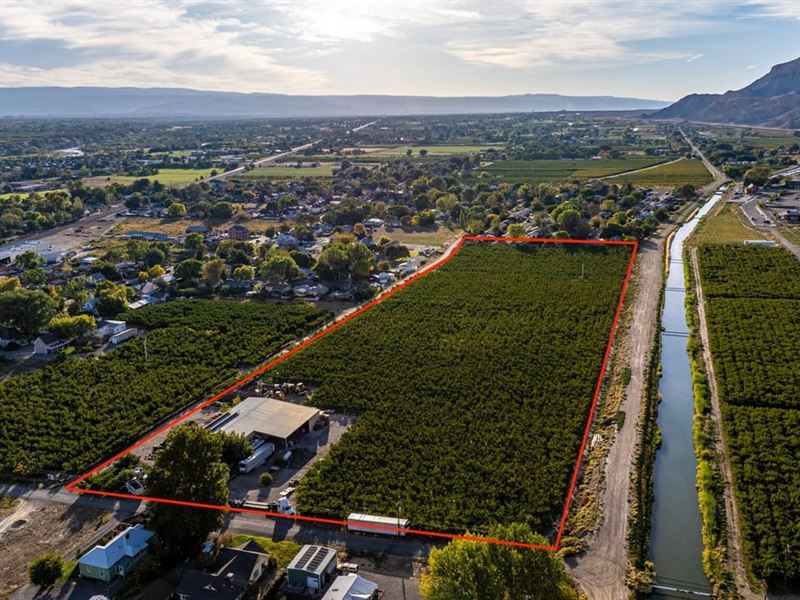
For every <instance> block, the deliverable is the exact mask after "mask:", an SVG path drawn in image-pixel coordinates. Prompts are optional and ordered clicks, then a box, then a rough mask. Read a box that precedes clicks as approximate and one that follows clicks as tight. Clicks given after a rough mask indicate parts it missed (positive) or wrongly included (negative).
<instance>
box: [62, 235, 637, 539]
mask: <svg viewBox="0 0 800 600" xmlns="http://www.w3.org/2000/svg"><path fill="white" fill-rule="evenodd" d="M465 241H476V242H505V243H525V244H529V243H536V244H577V245H601V246H630V247H632V248H633V250H632V252H631V257H630V260H629V261H628V267H627V270H626V272H625V280H624V281H623V284H622V290H621V291H620V295H619V300H618V302H617V308H616V312H615V313H614V320H613V322H612V324H611V332H610V334H609V337H608V342H607V344H606V348H605V351H604V353H603V362H602V365H601V367H600V373H599V375H598V377H597V383H596V385H595V388H594V394H593V396H592V403H591V406H590V408H589V416H588V418H587V419H586V426H585V428H584V431H583V437H582V438H581V446H580V450H579V452H578V457H577V458H576V459H575V469H574V470H573V473H572V478H571V479H570V483H569V490H568V492H567V499H566V502H565V504H564V509H563V511H562V513H561V520H560V522H559V526H558V532H557V534H556V538H555V541H554V542H553V543H552V544H551V545H544V544H530V543H526V542H515V541H513V540H501V539H497V538H489V537H480V536H472V535H465V534H454V533H442V532H437V531H426V530H420V529H405V530H404V531H405V532H406V533H408V534H414V535H420V536H425V537H430V538H439V539H448V540H469V541H476V542H485V543H490V544H499V545H503V546H514V547H519V548H532V549H535V550H545V551H548V552H556V551H557V550H558V547H559V544H560V543H561V537H562V535H563V533H564V527H565V525H566V522H567V515H568V514H569V509H570V506H571V505H572V496H573V493H574V492H575V486H576V485H577V482H578V475H579V473H580V468H581V463H582V462H583V454H584V451H585V450H586V442H587V440H588V438H589V432H590V430H591V427H592V421H593V420H594V413H595V410H596V408H597V403H598V400H599V398H600V390H601V389H602V387H603V376H604V374H605V372H606V368H607V367H608V361H609V357H610V356H611V348H612V346H613V343H614V336H615V335H616V332H617V326H618V324H619V319H620V315H621V313H622V306H623V304H624V301H625V295H626V293H627V291H628V284H629V282H630V278H631V273H632V271H633V264H634V260H635V258H636V253H637V251H638V249H639V244H638V242H635V241H606V240H572V239H566V240H560V239H552V238H507V237H496V236H489V235H474V236H462V237H461V238H460V239H459V240H458V242H457V243H456V245H455V246H454V247H452V248H451V249H450V251H449V254H446V255H445V256H444V257H443V258H441V259H440V260H438V261H436V262H435V263H433V264H431V265H429V266H427V267H426V268H424V269H423V270H421V271H420V272H419V273H417V274H415V275H413V276H412V277H410V278H408V279H406V280H405V281H403V282H401V283H400V284H398V285H396V286H395V287H393V288H392V289H390V290H388V291H387V292H385V293H383V294H381V295H380V296H378V297H377V298H375V299H373V300H371V301H370V302H368V303H367V304H365V305H364V306H362V307H360V308H359V309H357V310H355V311H353V312H352V313H350V314H348V315H346V316H345V317H343V318H341V319H339V320H337V321H334V322H333V323H331V324H330V325H328V326H327V327H325V328H324V329H323V330H322V331H319V332H317V333H316V334H314V335H313V336H311V337H310V338H308V339H306V340H304V341H303V342H301V343H299V344H298V345H297V346H295V347H293V348H292V349H290V350H289V351H287V352H285V353H283V354H281V355H279V356H277V357H276V358H274V359H272V360H271V361H269V362H268V363H267V364H265V365H262V366H261V367H259V368H258V369H256V370H254V371H252V372H251V373H249V374H247V375H245V376H244V377H242V378H241V379H239V380H238V381H236V382H235V383H233V384H231V385H230V386H229V387H227V388H225V389H224V390H222V391H221V392H219V393H217V394H215V395H214V396H212V397H211V398H209V399H208V400H206V401H204V402H202V403H200V404H198V405H197V406H195V407H194V408H192V409H191V410H190V411H188V412H186V413H184V414H181V415H178V416H177V417H175V418H173V419H171V420H170V421H168V422H167V423H165V424H163V425H162V426H160V427H158V428H157V429H155V430H153V431H151V432H150V433H149V434H147V435H146V436H145V437H143V438H141V439H140V440H139V441H137V442H136V443H135V444H133V445H132V446H130V447H128V448H125V449H124V450H122V451H121V452H118V453H117V454H115V455H114V456H112V457H111V458H109V459H107V460H105V461H103V462H102V463H100V464H99V465H97V466H96V467H94V468H93V469H91V470H89V471H87V472H86V473H84V474H83V475H81V476H79V477H78V478H77V479H75V480H73V481H70V482H69V483H68V484H66V486H65V488H66V490H67V491H69V492H72V493H77V494H92V495H96V496H107V497H111V498H118V499H122V500H134V501H137V502H141V501H146V502H161V503H163V504H173V505H178V506H187V507H191V508H204V509H209V510H222V511H225V512H233V513H243V514H255V515H261V516H269V517H275V518H279V519H289V520H292V521H298V522H310V523H324V524H327V525H338V526H346V525H347V522H346V521H341V520H338V519H325V518H321V517H309V516H305V515H284V514H281V513H277V512H271V511H264V510H258V509H252V508H244V507H233V506H219V505H216V504H204V503H199V502H187V501H185V500H173V499H170V498H155V497H152V496H135V495H133V494H124V493H118V492H106V491H102V490H88V489H82V488H78V487H77V486H78V485H79V484H80V483H81V482H83V481H84V480H85V479H87V478H88V477H91V476H92V475H94V474H95V473H97V472H99V471H101V470H103V469H105V468H106V467H108V466H109V465H111V464H112V463H114V462H116V461H117V460H119V459H120V458H122V457H123V456H125V455H126V454H128V453H129V452H131V451H132V450H135V449H136V448H138V447H140V446H142V445H143V444H145V443H147V442H148V441H150V440H151V439H153V438H154V437H156V436H158V435H159V434H161V433H163V432H164V431H166V430H167V429H170V428H171V427H173V426H175V425H177V424H178V423H180V422H181V421H184V420H186V419H188V418H189V417H191V416H192V415H193V414H195V413H197V412H199V411H201V410H203V409H204V408H205V407H207V406H208V405H210V404H213V403H214V402H216V401H218V400H219V399H221V398H223V397H224V396H226V395H228V394H230V393H231V392H233V391H235V390H236V389H238V388H239V387H241V386H243V385H244V384H245V383H247V382H249V381H251V380H252V379H255V378H256V377H258V376H259V375H261V374H263V373H265V372H266V371H268V370H270V369H271V368H272V367H274V366H275V365H277V364H279V363H281V362H283V361H284V360H286V359H287V358H289V357H290V356H292V355H293V354H295V353H297V352H300V351H301V350H303V349H304V348H306V347H308V346H310V345H311V344H313V343H314V342H316V341H317V340H318V339H320V338H321V337H323V336H326V335H328V334H329V333H330V332H332V331H335V330H336V329H339V328H340V327H341V326H342V325H344V324H345V323H347V322H349V321H351V320H353V319H355V318H356V317H357V316H358V315H360V314H361V313H363V312H365V311H367V310H369V309H370V308H372V307H373V306H376V305H377V304H379V303H380V302H383V301H384V300H386V299H387V298H389V297H390V296H393V295H394V294H396V293H397V292H399V291H400V290H402V289H403V288H404V287H406V286H408V285H410V284H412V283H413V282H415V281H416V280H418V279H419V278H421V277H424V276H425V275H427V274H428V273H431V272H432V271H434V270H435V269H438V268H439V267H441V266H442V265H443V264H445V263H447V262H448V261H450V260H451V259H452V258H453V257H454V256H455V255H456V254H458V252H459V251H460V250H461V247H462V246H463V245H464V242H465ZM360 526H362V527H367V528H371V529H375V530H376V531H379V532H380V531H386V532H390V533H397V532H398V531H399V528H398V527H393V526H388V525H377V524H369V525H360Z"/></svg>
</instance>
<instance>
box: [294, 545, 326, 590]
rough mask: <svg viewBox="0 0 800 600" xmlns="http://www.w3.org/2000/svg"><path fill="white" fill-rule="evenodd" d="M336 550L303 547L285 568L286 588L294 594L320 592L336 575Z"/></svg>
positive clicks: (322, 547) (309, 546) (320, 547)
mask: <svg viewBox="0 0 800 600" xmlns="http://www.w3.org/2000/svg"><path fill="white" fill-rule="evenodd" d="M336 564H337V563H336V550H334V549H333V548H326V547H325V546H312V545H308V544H307V545H305V546H303V548H302V549H301V550H300V552H298V553H297V555H296V556H295V557H294V558H293V559H292V562H290V563H289V566H288V567H287V568H286V587H287V588H288V589H289V590H291V591H295V592H303V591H306V590H311V591H316V590H322V589H323V588H324V587H325V586H326V585H328V583H330V582H331V581H332V580H333V578H334V576H335V573H336Z"/></svg>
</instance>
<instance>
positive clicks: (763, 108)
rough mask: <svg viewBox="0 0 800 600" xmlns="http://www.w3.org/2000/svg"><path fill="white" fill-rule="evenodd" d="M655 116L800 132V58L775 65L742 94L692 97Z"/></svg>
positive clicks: (732, 93)
mask: <svg viewBox="0 0 800 600" xmlns="http://www.w3.org/2000/svg"><path fill="white" fill-rule="evenodd" d="M652 116H653V118H658V119H689V120H692V121H706V122H710V123H738V124H742V125H763V126H767V127H785V128H800V58H797V59H795V60H793V61H791V62H787V63H783V64H780V65H775V66H774V67H772V69H770V72H769V73H767V74H766V75H764V76H763V77H762V78H760V79H758V80H756V81H754V82H753V83H751V84H750V85H748V86H747V87H744V88H742V89H740V90H734V91H729V92H725V93H724V94H690V95H689V96H686V97H684V98H682V99H680V100H678V101H677V102H676V103H675V104H673V105H671V106H668V107H667V108H665V109H663V110H660V111H658V112H656V113H655V114H653V115H652Z"/></svg>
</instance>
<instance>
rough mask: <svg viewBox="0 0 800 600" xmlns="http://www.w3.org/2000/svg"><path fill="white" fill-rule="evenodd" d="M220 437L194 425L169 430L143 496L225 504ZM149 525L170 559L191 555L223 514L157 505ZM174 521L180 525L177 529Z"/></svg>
mask: <svg viewBox="0 0 800 600" xmlns="http://www.w3.org/2000/svg"><path fill="white" fill-rule="evenodd" d="M222 446H223V440H222V437H220V436H219V435H217V434H215V433H212V432H211V431H208V430H207V429H205V428H203V427H200V426H199V425H197V424H195V423H189V424H186V425H181V426H179V427H176V428H175V429H173V430H172V431H170V433H169V435H168V436H167V439H166V442H165V447H164V448H163V449H162V450H161V452H159V453H158V456H157V458H156V461H155V464H154V465H153V468H152V469H151V471H150V477H149V478H148V480H147V494H148V495H149V496H155V497H157V498H158V497H160V498H180V499H181V500H184V501H187V502H198V503H202V504H213V505H224V504H226V503H227V501H228V473H229V471H228V466H227V465H226V464H225V462H224V461H223V458H222ZM150 515H151V516H150V526H151V527H152V528H153V529H154V530H155V531H156V533H158V536H159V537H160V538H161V540H162V542H163V544H164V549H165V551H166V552H167V554H168V555H170V556H172V557H175V558H177V557H183V556H186V555H188V554H189V552H191V551H192V549H193V548H194V547H195V546H196V545H197V544H198V543H200V542H202V541H204V540H205V539H206V537H207V536H208V534H209V533H211V532H212V531H214V530H215V529H218V528H219V527H220V526H221V525H222V523H223V513H222V512H221V511H217V510H207V509H204V508H188V507H185V506H175V505H171V504H164V503H161V502H158V503H155V504H153V505H152V506H151V507H150ZM176 523H180V526H179V527H176Z"/></svg>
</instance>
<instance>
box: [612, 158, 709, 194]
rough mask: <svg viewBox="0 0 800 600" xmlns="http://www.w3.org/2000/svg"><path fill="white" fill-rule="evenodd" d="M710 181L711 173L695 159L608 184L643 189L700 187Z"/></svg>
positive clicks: (619, 178) (633, 174) (636, 174)
mask: <svg viewBox="0 0 800 600" xmlns="http://www.w3.org/2000/svg"><path fill="white" fill-rule="evenodd" d="M711 180H712V177H711V173H709V172H708V170H707V169H706V168H705V166H703V163H702V162H701V161H699V160H695V159H687V160H681V161H678V162H675V163H671V164H668V165H663V166H660V167H655V168H653V169H648V170H646V171H642V172H641V173H631V174H630V175H622V176H621V177H614V179H612V180H611V181H609V183H619V184H622V183H633V184H634V185H641V186H645V187H667V188H671V187H675V186H678V185H683V184H685V183H689V184H691V185H693V186H695V187H702V186H704V185H706V184H707V183H710V182H711Z"/></svg>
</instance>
